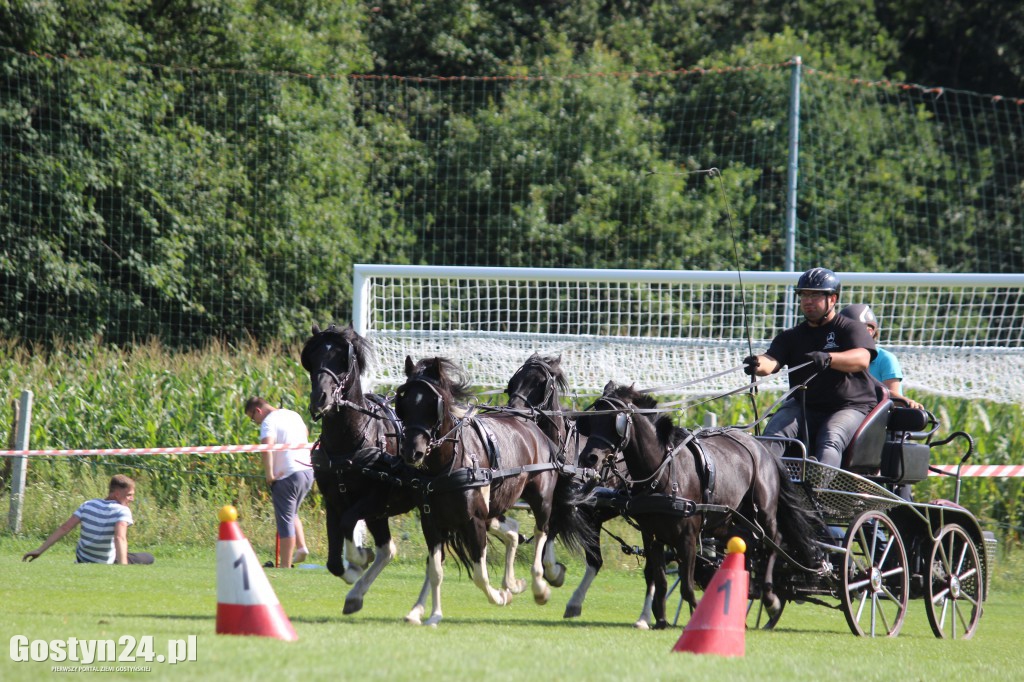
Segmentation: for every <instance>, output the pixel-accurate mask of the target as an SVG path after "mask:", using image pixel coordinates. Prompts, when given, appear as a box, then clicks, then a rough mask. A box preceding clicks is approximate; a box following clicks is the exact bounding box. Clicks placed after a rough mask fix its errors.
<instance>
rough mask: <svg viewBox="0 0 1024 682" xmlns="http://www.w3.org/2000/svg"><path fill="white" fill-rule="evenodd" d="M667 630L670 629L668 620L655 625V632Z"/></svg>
mask: <svg viewBox="0 0 1024 682" xmlns="http://www.w3.org/2000/svg"><path fill="white" fill-rule="evenodd" d="M667 628H668V621H667V620H664V619H662V620H659V621H657V622H655V623H654V629H655V630H665V629H667Z"/></svg>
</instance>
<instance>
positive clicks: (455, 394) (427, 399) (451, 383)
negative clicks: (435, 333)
mask: <svg viewBox="0 0 1024 682" xmlns="http://www.w3.org/2000/svg"><path fill="white" fill-rule="evenodd" d="M405 376H406V378H407V379H406V382H405V383H404V384H402V385H401V386H399V387H398V388H397V389H396V390H395V412H396V413H397V414H398V417H399V419H401V420H402V423H403V425H404V427H405V438H404V439H403V440H402V446H401V448H400V450H399V452H400V454H401V455H402V459H403V460H405V462H406V464H410V465H412V466H419V467H423V466H426V458H427V455H429V454H430V453H431V452H432V451H433V450H435V449H436V448H437V447H438V446H440V445H441V444H442V443H443V442H444V437H445V435H447V434H448V433H449V432H450V431H451V430H452V429H453V428H454V425H455V420H456V419H457V418H458V417H459V416H461V414H462V411H461V410H459V408H457V407H455V403H457V402H458V401H463V400H466V399H467V398H468V397H469V396H470V395H471V393H470V390H469V382H468V380H467V379H466V378H465V376H464V375H463V374H462V370H461V369H460V368H459V367H458V365H456V364H455V363H454V362H452V361H451V360H449V359H447V358H441V357H436V358H426V359H424V360H420V361H419V362H417V363H414V362H413V360H412V358H411V357H408V356H406V358H405Z"/></svg>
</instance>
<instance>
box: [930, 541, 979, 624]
mask: <svg viewBox="0 0 1024 682" xmlns="http://www.w3.org/2000/svg"><path fill="white" fill-rule="evenodd" d="M928 565H929V571H928V583H927V595H926V598H927V602H925V608H927V610H928V622H929V623H931V626H932V632H934V633H935V636H936V637H939V638H942V639H957V638H959V639H970V638H971V637H972V636H974V632H975V630H976V629H977V627H978V621H979V620H980V619H981V602H982V585H983V581H982V573H981V562H980V561H979V559H978V548H977V546H976V545H975V544H974V540H972V539H971V536H970V535H968V534H967V531H965V530H964V529H963V528H962V527H961V526H958V525H957V524H955V523H951V524H949V525H947V526H943V527H942V530H941V531H939V536H938V537H937V538H935V542H934V544H933V545H932V554H931V561H930V562H929V564H928Z"/></svg>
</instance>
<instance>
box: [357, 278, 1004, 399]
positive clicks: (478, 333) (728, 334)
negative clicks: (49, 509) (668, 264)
mask: <svg viewBox="0 0 1024 682" xmlns="http://www.w3.org/2000/svg"><path fill="white" fill-rule="evenodd" d="M799 274H800V273H795V272H741V273H737V272H711V271H667V270H579V269H557V268H536V269H535V268H484V267H461V268H460V267H433V266H401V265H356V266H355V274H354V297H355V302H354V314H353V326H354V327H355V328H356V331H357V332H359V333H360V334H362V335H363V336H365V337H367V338H368V339H370V341H371V342H372V343H373V344H374V349H375V354H376V363H375V365H374V366H373V367H372V368H371V369H370V374H371V375H370V380H371V381H373V382H375V383H377V384H378V385H383V386H394V385H397V384H400V383H402V382H403V381H404V380H405V377H404V369H403V368H404V362H405V357H406V355H410V356H412V357H413V359H414V360H418V359H420V358H423V357H430V356H437V355H441V356H445V357H448V358H450V359H452V360H454V361H456V362H458V363H459V364H461V365H462V366H463V367H464V368H465V369H466V370H467V371H468V373H469V375H470V376H471V377H472V379H473V380H474V382H475V383H477V384H479V385H483V386H488V387H503V386H504V385H505V384H506V383H507V381H508V379H509V378H510V377H511V376H512V374H513V373H514V372H515V370H516V369H517V368H518V367H519V366H520V365H522V364H523V362H524V361H525V360H526V358H527V357H529V356H530V354H532V353H534V352H539V353H542V354H553V355H561V356H562V367H563V368H564V369H565V371H566V374H567V375H568V377H569V380H570V385H571V386H572V388H573V389H574V390H576V391H578V392H580V393H594V392H599V391H600V389H601V388H602V387H603V386H604V385H605V383H607V382H608V381H609V380H615V381H617V382H620V383H635V384H636V385H637V387H638V388H659V387H672V390H670V391H667V392H671V393H676V394H683V395H711V394H716V393H719V392H724V391H728V390H733V389H737V388H740V387H742V386H743V385H744V384H746V383H747V382H748V378H747V377H746V375H744V374H743V373H742V371H741V370H740V369H739V366H740V364H741V361H742V358H743V357H745V356H746V355H748V354H749V347H750V346H752V347H753V350H754V352H758V353H761V352H764V350H765V349H767V347H768V344H769V342H770V340H771V339H772V337H774V336H775V334H777V333H778V332H779V331H780V330H782V329H783V328H785V327H787V326H792V324H793V323H794V321H795V320H796V319H797V318H796V312H795V311H796V308H795V305H794V304H793V293H792V286H793V285H794V284H795V283H796V280H797V278H798V277H799ZM838 274H839V277H840V280H841V281H842V283H843V291H842V296H841V297H840V300H839V306H840V308H841V307H842V306H844V305H847V304H849V303H867V304H869V305H871V307H872V308H873V309H874V311H875V314H876V315H877V316H878V318H879V320H880V321H881V329H882V337H881V341H880V344H881V345H882V346H883V347H885V348H887V349H889V350H891V351H892V352H893V353H895V354H896V355H897V357H898V358H899V360H900V362H901V364H902V365H903V371H904V375H905V377H906V378H905V380H904V386H906V387H909V388H916V389H922V390H925V391H928V392H932V393H936V394H950V395H958V396H963V397H969V398H987V399H991V400H996V401H1001V402H1018V403H1020V402H1024V275H986V274H959V275H948V274H889V273H838ZM748 339H749V342H748ZM733 368H735V372H727V370H729V369H733ZM722 372H725V374H724V375H723V376H719V377H717V378H714V379H710V380H707V379H706V377H709V376H711V375H715V374H719V373H722ZM684 384H689V385H684ZM773 385H774V386H777V387H778V388H782V387H783V385H784V384H783V381H782V380H781V379H776V380H774V381H773V382H771V384H770V385H769V386H768V388H771V387H772V386H773Z"/></svg>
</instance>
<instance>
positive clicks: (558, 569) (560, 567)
mask: <svg viewBox="0 0 1024 682" xmlns="http://www.w3.org/2000/svg"><path fill="white" fill-rule="evenodd" d="M544 579H545V580H547V581H548V583H549V584H550V585H551V587H561V586H562V585H564V584H565V564H563V563H560V562H559V561H558V557H556V556H555V543H554V538H552V539H550V540H548V542H547V543H545V545H544Z"/></svg>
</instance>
